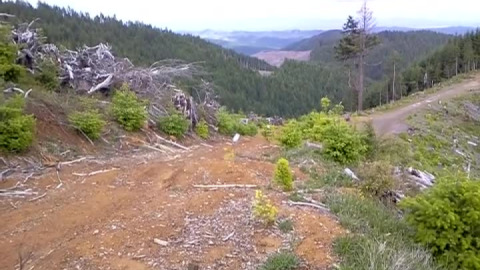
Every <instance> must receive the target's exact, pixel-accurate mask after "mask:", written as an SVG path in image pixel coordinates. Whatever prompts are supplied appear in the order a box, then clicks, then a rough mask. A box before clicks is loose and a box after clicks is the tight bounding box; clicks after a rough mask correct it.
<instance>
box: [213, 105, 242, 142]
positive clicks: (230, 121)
mask: <svg viewBox="0 0 480 270" xmlns="http://www.w3.org/2000/svg"><path fill="white" fill-rule="evenodd" d="M217 122H218V123H217V126H218V132H219V133H220V134H223V135H228V136H233V135H234V134H235V132H236V127H237V119H235V117H234V116H233V115H232V114H230V113H229V112H228V111H227V110H226V109H225V108H224V107H222V108H220V110H218V112H217Z"/></svg>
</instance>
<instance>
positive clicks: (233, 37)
mask: <svg viewBox="0 0 480 270" xmlns="http://www.w3.org/2000/svg"><path fill="white" fill-rule="evenodd" d="M420 30H428V31H432V32H436V33H441V34H447V35H464V34H465V33H467V32H471V31H474V30H475V28H473V27H467V26H451V27H439V28H409V27H401V26H393V27H376V28H375V30H374V31H375V32H377V33H380V32H384V31H395V32H410V31H420ZM338 31H339V30H335V29H333V30H326V31H325V30H285V31H231V32H228V31H214V30H204V31H199V32H185V33H189V34H192V35H195V36H199V37H201V38H203V39H206V40H208V41H210V42H212V43H215V44H217V45H220V46H222V47H224V48H228V49H232V50H234V51H236V52H238V53H242V54H245V55H251V56H253V55H254V54H256V53H259V52H261V51H273V50H289V48H290V47H297V46H298V43H303V45H304V46H305V47H304V48H303V49H295V50H303V51H307V50H309V48H310V47H312V46H311V45H310V46H309V45H308V44H305V43H304V40H308V39H309V38H311V37H314V36H317V35H319V34H322V33H328V35H330V36H331V38H336V36H335V35H336V34H338ZM323 38H326V37H325V36H324V37H323Z"/></svg>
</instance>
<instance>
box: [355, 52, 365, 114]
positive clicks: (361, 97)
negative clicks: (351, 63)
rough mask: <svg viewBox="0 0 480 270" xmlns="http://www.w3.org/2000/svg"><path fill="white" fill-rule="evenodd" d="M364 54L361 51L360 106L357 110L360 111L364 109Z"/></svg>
mask: <svg viewBox="0 0 480 270" xmlns="http://www.w3.org/2000/svg"><path fill="white" fill-rule="evenodd" d="M363 61H364V55H363V53H360V61H359V63H358V89H357V92H358V107H357V110H358V111H359V112H360V111H362V110H363V78H364V74H363V68H364V64H365V63H364V62H363Z"/></svg>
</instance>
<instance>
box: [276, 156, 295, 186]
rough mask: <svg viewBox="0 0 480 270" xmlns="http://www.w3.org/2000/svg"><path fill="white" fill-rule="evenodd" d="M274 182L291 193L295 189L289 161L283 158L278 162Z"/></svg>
mask: <svg viewBox="0 0 480 270" xmlns="http://www.w3.org/2000/svg"><path fill="white" fill-rule="evenodd" d="M274 180H275V183H277V184H278V185H280V186H281V187H282V188H283V190H284V191H291V190H292V189H293V176H292V172H291V170H290V166H289V164H288V160H286V159H284V158H281V159H279V160H278V161H277V166H276V167H275V175H274Z"/></svg>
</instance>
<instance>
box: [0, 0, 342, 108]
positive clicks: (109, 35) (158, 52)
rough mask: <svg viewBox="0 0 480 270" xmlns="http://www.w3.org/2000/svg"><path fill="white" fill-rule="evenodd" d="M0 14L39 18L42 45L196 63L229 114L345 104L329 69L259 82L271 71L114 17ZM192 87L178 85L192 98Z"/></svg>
mask: <svg viewBox="0 0 480 270" xmlns="http://www.w3.org/2000/svg"><path fill="white" fill-rule="evenodd" d="M0 11H1V12H5V13H9V14H13V15H16V16H17V18H15V19H14V21H16V22H25V21H31V20H33V19H35V18H39V19H40V20H39V21H38V22H37V23H38V25H39V26H40V27H41V28H42V29H43V30H44V34H45V35H46V36H47V37H48V41H49V42H52V43H56V44H62V45H64V46H65V47H67V48H75V47H78V46H82V45H83V44H87V45H94V44H97V43H100V42H108V43H109V44H111V45H112V46H113V51H114V53H115V54H117V55H118V56H121V57H128V58H129V59H130V60H132V62H134V63H135V64H139V65H150V64H151V63H153V62H155V61H158V60H162V59H172V58H174V59H181V60H185V61H188V62H199V64H200V65H203V66H204V67H205V69H206V74H205V75H203V76H202V77H203V78H204V79H206V80H208V81H211V82H213V83H214V84H215V86H216V87H215V90H216V93H217V94H218V96H219V99H220V102H221V103H222V104H224V105H226V106H227V107H228V108H230V109H232V110H235V111H238V110H243V111H246V112H248V111H251V110H252V111H255V112H257V113H260V114H265V115H281V116H294V115H300V114H302V113H306V112H308V111H311V110H312V109H314V108H318V107H319V106H320V105H319V102H320V98H321V97H323V96H331V97H332V98H333V101H334V102H340V101H344V103H348V101H349V99H347V97H348V96H349V90H348V89H347V88H346V87H345V83H343V82H344V81H345V79H344V76H343V75H342V73H341V72H335V70H330V69H326V68H321V67H317V66H313V65H309V64H301V63H288V64H286V65H284V67H282V68H281V69H280V70H278V71H277V72H275V74H274V75H272V76H269V77H262V76H261V75H260V74H259V73H258V72H257V70H273V67H271V66H269V65H268V64H266V63H265V62H263V61H260V60H258V59H255V58H251V57H247V56H243V55H240V54H237V53H235V52H234V51H232V50H226V49H223V48H221V47H220V46H217V45H214V44H212V43H209V42H207V41H204V40H203V39H201V38H199V37H194V36H191V35H179V34H176V33H173V32H172V31H169V30H163V29H158V28H155V27H153V26H151V25H146V24H143V23H139V22H123V21H121V20H117V19H116V18H115V17H113V18H111V17H106V16H103V15H100V16H96V17H94V18H91V17H90V16H89V14H84V13H80V12H77V11H74V10H71V9H64V8H59V7H52V6H49V5H47V4H42V3H40V4H39V5H38V8H34V7H32V6H31V5H30V4H27V3H23V2H15V3H13V2H5V1H3V2H0ZM197 79H199V78H197ZM194 83H195V82H193V84H192V82H189V83H188V84H183V85H184V87H185V88H187V89H186V90H188V91H190V92H191V93H194V90H193V87H194ZM347 93H348V94H347ZM193 96H194V97H196V94H193ZM342 97H345V99H341V98H342Z"/></svg>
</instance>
